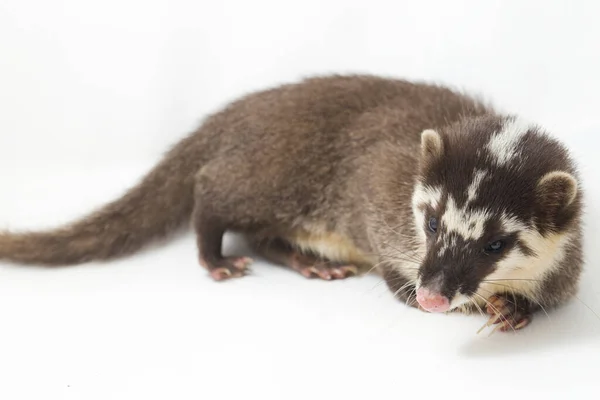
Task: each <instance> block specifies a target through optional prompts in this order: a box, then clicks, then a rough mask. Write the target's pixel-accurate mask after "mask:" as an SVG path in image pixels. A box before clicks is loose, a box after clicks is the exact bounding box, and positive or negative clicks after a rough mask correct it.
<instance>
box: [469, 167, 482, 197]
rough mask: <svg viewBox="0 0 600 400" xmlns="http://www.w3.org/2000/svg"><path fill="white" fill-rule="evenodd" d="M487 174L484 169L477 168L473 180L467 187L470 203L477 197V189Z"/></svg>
mask: <svg viewBox="0 0 600 400" xmlns="http://www.w3.org/2000/svg"><path fill="white" fill-rule="evenodd" d="M486 175H487V171H485V170H483V169H477V170H475V174H474V176H473V181H472V182H471V184H470V185H469V187H468V188H467V203H470V202H472V201H473V200H475V199H476V198H477V189H479V186H480V185H481V182H482V181H483V179H484V178H485V177H486Z"/></svg>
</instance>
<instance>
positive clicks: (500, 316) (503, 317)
mask: <svg viewBox="0 0 600 400" xmlns="http://www.w3.org/2000/svg"><path fill="white" fill-rule="evenodd" d="M474 294H475V295H476V296H477V297H479V298H480V299H482V300H483V301H484V302H485V303H486V304H487V305H488V306H490V307H491V308H492V310H493V311H494V312H495V313H496V316H498V317H499V318H500V320H504V322H506V323H507V324H508V325H509V326H510V328H511V329H512V330H513V331H514V332H515V333H516V332H517V331H516V330H515V328H514V326H513V325H512V324H511V323H510V321H509V320H508V318H506V317H505V316H504V315H502V313H501V312H500V311H499V310H498V309H497V308H496V306H494V305H493V304H492V303H490V302H489V301H488V300H487V299H486V298H485V297H483V296H482V295H480V294H479V293H477V292H475V293H474ZM484 326H490V324H489V321H488V323H487V324H485V325H484ZM482 329H483V328H482ZM482 329H480V330H479V331H480V332H481V330H482ZM496 329H498V328H496ZM496 329H494V330H493V331H492V332H491V333H490V335H492V334H493V333H494V332H495V331H496Z"/></svg>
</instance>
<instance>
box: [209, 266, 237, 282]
mask: <svg viewBox="0 0 600 400" xmlns="http://www.w3.org/2000/svg"><path fill="white" fill-rule="evenodd" d="M231 275H232V274H231V271H230V270H229V268H225V267H222V268H215V269H213V270H212V271H210V276H212V278H213V279H214V280H216V281H222V280H224V279H227V278H230V277H231Z"/></svg>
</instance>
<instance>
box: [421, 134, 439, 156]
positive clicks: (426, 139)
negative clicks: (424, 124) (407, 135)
mask: <svg viewBox="0 0 600 400" xmlns="http://www.w3.org/2000/svg"><path fill="white" fill-rule="evenodd" d="M443 154H444V142H443V140H442V137H441V136H440V134H439V133H437V132H436V131H434V130H433V129H425V130H424V131H423V132H422V133H421V158H422V159H423V161H429V160H434V159H436V158H440V157H441V156H442V155H443Z"/></svg>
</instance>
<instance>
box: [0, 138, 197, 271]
mask: <svg viewBox="0 0 600 400" xmlns="http://www.w3.org/2000/svg"><path fill="white" fill-rule="evenodd" d="M195 139H196V140H195ZM199 147H200V143H198V140H197V138H194V135H190V136H189V137H188V138H186V139H184V140H183V141H181V142H180V143H179V144H178V145H177V146H175V147H174V148H173V149H172V150H171V151H170V152H169V153H167V154H166V156H165V157H164V159H163V160H162V161H161V162H160V163H159V164H158V165H157V166H156V167H155V168H154V169H153V170H152V171H150V172H149V173H148V174H147V175H146V176H145V177H144V178H143V180H142V181H141V182H140V183H139V184H137V185H136V186H135V187H133V188H132V189H130V190H129V191H128V192H126V193H125V194H124V195H123V196H122V197H121V198H120V199H118V200H116V201H113V202H111V203H109V204H107V205H105V206H104V207H102V208H100V209H99V210H98V211H96V212H94V213H92V214H90V215H88V216H86V217H84V218H82V219H80V220H78V221H75V222H73V223H71V224H69V225H66V226H64V227H60V228H57V229H54V230H49V231H45V232H22V233H11V232H1V233H0V260H6V261H12V262H17V263H22V264H38V265H48V266H51V265H70V264H79V263H83V262H86V261H92V260H107V259H110V258H114V257H117V256H123V255H127V254H131V253H133V252H135V251H136V250H139V249H141V248H142V247H143V245H145V244H147V243H148V242H150V241H152V240H154V239H160V238H163V237H166V236H167V235H168V234H169V233H172V232H173V231H175V230H176V229H177V228H179V227H181V226H182V224H184V223H186V222H187V221H188V220H189V217H190V215H191V213H192V208H193V205H194V204H193V203H194V198H193V189H194V188H193V186H194V174H195V172H196V171H197V170H198V168H199V167H200V163H201V157H200V154H198V152H199V151H200V149H199Z"/></svg>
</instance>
